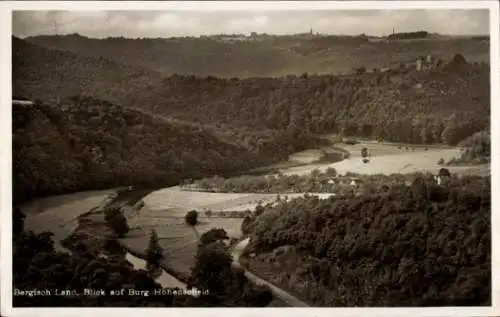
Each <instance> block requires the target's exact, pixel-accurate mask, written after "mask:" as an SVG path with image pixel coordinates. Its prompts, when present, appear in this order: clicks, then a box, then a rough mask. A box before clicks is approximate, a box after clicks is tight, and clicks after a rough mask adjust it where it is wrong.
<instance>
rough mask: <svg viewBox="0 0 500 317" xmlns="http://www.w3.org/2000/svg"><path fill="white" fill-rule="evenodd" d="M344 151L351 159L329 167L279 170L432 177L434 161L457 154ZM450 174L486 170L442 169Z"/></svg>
mask: <svg viewBox="0 0 500 317" xmlns="http://www.w3.org/2000/svg"><path fill="white" fill-rule="evenodd" d="M363 147H367V148H368V150H369V153H370V155H371V157H370V162H369V163H367V164H365V163H363V162H362V161H361V149H362V148H363ZM344 148H345V149H346V150H348V151H350V152H351V158H349V159H347V160H344V161H341V162H337V163H333V164H327V165H323V164H310V165H307V166H299V167H293V168H290V169H286V170H283V171H282V172H283V173H284V174H286V175H291V174H299V175H301V174H307V173H310V172H311V171H312V170H314V169H319V170H320V171H324V170H326V169H327V168H328V167H334V168H335V169H336V170H337V172H339V173H346V172H354V173H360V174H393V173H402V174H406V173H415V172H431V173H436V172H437V171H438V170H439V169H440V168H441V167H443V166H441V165H439V164H438V161H439V160H440V159H441V158H443V159H444V160H445V161H449V160H451V159H452V158H454V157H457V156H458V155H459V153H460V151H459V149H455V148H443V149H437V148H429V149H428V150H427V151H425V150H424V147H415V150H414V151H412V150H403V149H398V146H396V145H386V144H377V143H360V144H356V145H345V146H344ZM446 168H448V169H449V170H450V171H451V172H452V173H461V174H462V173H477V172H484V171H485V170H487V169H489V165H484V166H463V167H462V166H446Z"/></svg>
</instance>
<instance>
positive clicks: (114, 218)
mask: <svg viewBox="0 0 500 317" xmlns="http://www.w3.org/2000/svg"><path fill="white" fill-rule="evenodd" d="M104 215H105V216H104V220H105V221H106V223H107V224H108V226H109V227H110V228H111V229H112V230H113V231H114V233H115V234H116V235H117V236H118V237H119V238H123V237H124V236H125V235H126V234H127V233H128V232H129V230H130V228H129V226H128V223H127V218H126V217H125V215H124V214H123V211H122V210H121V208H119V207H117V208H111V209H107V210H106V211H104Z"/></svg>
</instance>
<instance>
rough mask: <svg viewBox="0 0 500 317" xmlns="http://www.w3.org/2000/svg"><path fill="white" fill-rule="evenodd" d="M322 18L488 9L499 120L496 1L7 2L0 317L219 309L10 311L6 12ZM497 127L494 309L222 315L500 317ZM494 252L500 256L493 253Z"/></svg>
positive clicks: (2, 12) (2, 9) (3, 8)
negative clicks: (357, 12)
mask: <svg viewBox="0 0 500 317" xmlns="http://www.w3.org/2000/svg"><path fill="white" fill-rule="evenodd" d="M285 9H286V10H325V9H330V10H332V9H335V10H340V9H344V10H345V9H364V10H367V9H379V10H380V9H391V10H392V9H490V43H491V48H490V58H491V63H490V65H491V105H492V107H491V118H492V119H491V122H492V123H493V122H496V121H495V120H494V118H500V109H498V106H499V100H500V95H499V91H500V80H499V70H500V68H499V38H500V34H499V29H498V26H499V6H498V3H497V2H496V1H321V2H316V1H314V2H312V1H230V2H229V1H219V2H216V1H190V2H179V1H172V2H156V1H155V2H140V1H126V2H122V1H102V2H99V1H75V2H71V1H59V2H58V1H22V2H15V1H5V2H0V48H1V49H0V58H1V59H0V63H1V64H0V65H1V67H0V70H1V71H0V83H1V90H0V92H1V93H0V120H1V122H0V129H1V130H0V138H1V143H0V144H1V146H0V157H1V161H0V162H1V163H0V167H1V170H0V175H1V180H0V190H1V192H0V202H1V204H2V205H1V211H2V219H1V221H0V225H1V227H0V228H2V230H1V231H0V233H1V240H0V241H1V278H0V282H1V283H0V284H1V285H0V286H1V300H0V302H1V315H2V316H9V317H10V316H29V317H32V316H51V317H56V316H106V315H109V314H115V315H117V316H134V317H136V316H138V315H144V314H145V315H148V316H162V317H163V316H165V314H172V315H177V314H179V315H180V314H183V315H184V316H185V317H190V316H214V317H215V316H216V317H220V315H221V310H220V309H196V308H183V309H175V308H159V309H150V308H132V309H131V308H57V309H56V308H12V273H11V272H12V246H11V237H12V233H11V231H12V230H11V228H12V224H11V219H12V217H11V212H12V210H11V209H12V208H11V197H12V188H11V184H12V175H11V173H12V170H11V166H12V165H11V163H12V162H11V160H12V153H11V149H12V146H11V143H12V138H11V131H12V130H11V119H10V118H11V102H10V100H11V94H12V88H11V84H12V83H11V74H12V71H11V39H10V37H11V11H12V10H44V11H45V10H68V11H77V10H86V11H92V10H135V11H139V10H143V11H144V10H182V11H214V10H224V11H241V10H261V11H262V10H266V11H270V10H285ZM499 129H500V128H499V127H498V126H497V125H495V124H493V125H492V127H491V134H492V141H493V142H492V151H493V153H494V155H493V157H492V163H491V171H492V191H493V193H492V223H491V225H492V228H497V229H496V230H492V249H493V250H492V251H493V252H492V263H493V265H492V271H493V278H492V305H493V306H492V307H467V308H458V307H438V308H290V309H286V311H283V310H282V309H279V308H266V309H247V308H226V309H224V310H222V311H223V313H228V314H231V316H241V317H244V316H245V317H246V316H256V315H259V316H260V315H263V316H264V315H268V314H279V315H282V316H285V315H286V316H297V317H306V316H314V317H317V316H332V315H334V316H367V315H369V316H373V317H376V316H385V317H388V316H468V317H472V316H500V271H499V266H500V250H495V248H493V246H498V245H499V239H500V230H499V229H498V228H500V215H499V214H498V212H497V211H496V210H495V209H496V208H495V207H496V206H498V204H499V200H498V199H499V198H498V197H499V196H498V195H495V192H498V189H499V187H498V186H499V185H498V184H500V182H499V181H500V179H499V173H498V172H499V171H498V163H499V162H498V160H499V155H500V148H499V146H498V145H499V144H498V137H499V132H500V131H499ZM497 249H498V248H497Z"/></svg>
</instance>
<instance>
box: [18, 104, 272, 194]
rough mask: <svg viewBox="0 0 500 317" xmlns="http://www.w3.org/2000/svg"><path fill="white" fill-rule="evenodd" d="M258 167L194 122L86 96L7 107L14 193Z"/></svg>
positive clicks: (162, 180)
mask: <svg viewBox="0 0 500 317" xmlns="http://www.w3.org/2000/svg"><path fill="white" fill-rule="evenodd" d="M260 164H263V161H262V160H261V159H258V158H257V157H256V156H253V155H252V154H250V153H249V152H248V151H247V150H245V149H243V148H239V147H236V146H234V145H230V144H227V143H224V142H222V141H221V140H220V139H218V138H216V137H215V136H213V135H212V134H210V133H208V132H207V131H205V130H204V129H203V128H202V127H197V126H194V125H182V124H175V123H171V122H165V121H163V120H160V119H155V118H152V117H151V116H149V115H144V114H143V113H140V112H138V111H135V110H132V109H126V108H123V107H120V106H117V105H114V104H111V103H109V102H107V101H102V100H97V99H92V98H88V97H75V98H70V99H64V100H62V101H60V102H59V103H48V102H46V103H36V104H35V105H33V106H29V105H28V106H18V105H16V106H14V107H13V174H14V190H13V191H14V198H15V201H16V202H21V201H26V200H28V199H32V198H35V197H36V196H39V195H42V196H43V195H54V194H62V193H68V192H75V191H82V190H88V189H99V188H110V187H118V186H124V185H128V184H133V185H142V186H160V185H161V186H169V185H174V184H177V183H178V182H180V181H181V180H182V179H184V178H199V177H202V176H209V175H213V174H219V173H220V174H228V173H229V174H230V173H231V172H235V171H241V170H247V169H250V168H252V167H255V166H258V165H260Z"/></svg>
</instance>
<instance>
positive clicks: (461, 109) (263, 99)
mask: <svg viewBox="0 0 500 317" xmlns="http://www.w3.org/2000/svg"><path fill="white" fill-rule="evenodd" d="M13 42H14V47H13V48H14V51H13V52H14V54H13V68H14V74H13V81H14V93H15V94H21V95H24V96H26V97H28V98H32V99H36V98H40V99H45V100H47V99H52V98H55V97H60V98H63V97H67V96H72V95H74V94H82V95H89V96H93V97H96V98H100V99H104V100H108V101H111V102H114V103H117V104H119V105H122V106H127V107H134V108H140V109H142V110H144V111H148V112H150V113H151V114H152V115H162V116H168V117H175V118H178V119H182V120H186V121H192V122H198V123H200V124H203V125H211V126H215V127H216V128H214V129H217V130H218V131H219V132H220V133H219V135H222V136H225V138H226V139H230V140H232V141H233V142H236V143H238V144H241V145H243V146H246V147H247V148H249V149H251V150H253V151H260V152H276V149H275V145H277V144H278V142H274V141H273V139H277V138H281V139H288V140H295V141H293V142H292V141H290V142H291V143H292V144H290V142H289V143H288V144H282V145H281V146H278V148H279V150H278V152H280V155H282V156H284V155H286V154H287V153H291V152H290V151H291V150H294V149H295V150H296V149H301V148H305V147H308V146H309V144H306V143H307V142H310V141H311V135H314V134H322V133H332V132H340V131H342V132H343V133H344V135H356V136H362V137H370V138H382V139H385V140H389V141H398V142H409V143H440V142H445V143H449V144H457V143H458V142H460V141H461V140H463V139H465V138H467V137H469V136H470V135H472V134H474V133H475V132H478V131H480V130H483V129H486V128H488V127H489V114H490V94H489V90H490V88H489V87H490V86H489V66H488V65H487V64H477V63H470V62H467V61H466V59H465V58H464V57H463V56H462V55H456V56H455V58H454V59H451V57H450V58H449V59H448V60H447V61H445V62H444V64H443V65H442V66H441V67H439V68H436V69H434V70H432V71H427V72H416V71H414V70H411V69H403V68H402V69H393V70H391V71H389V72H385V73H369V74H361V75H350V76H334V75H321V76H319V75H316V76H313V75H307V74H303V75H301V76H300V77H296V76H286V77H277V78H262V77H255V78H248V79H237V78H233V79H227V78H216V77H211V76H209V77H206V78H201V77H195V76H178V75H174V76H170V77H165V78H162V77H161V75H159V73H157V72H150V71H149V70H145V69H144V68H136V67H129V66H124V65H122V64H119V63H115V62H111V61H108V60H105V59H102V58H91V57H82V56H80V55H77V54H73V53H69V52H61V51H57V50H49V49H46V48H42V47H39V46H35V45H32V44H29V43H26V42H25V41H23V40H19V39H15V38H14V39H13ZM252 131H253V132H254V133H255V134H258V136H256V135H255V134H254V133H252ZM262 139H265V141H262ZM259 140H261V141H259ZM265 143H267V144H269V146H268V147H266V146H264V144H265Z"/></svg>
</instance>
